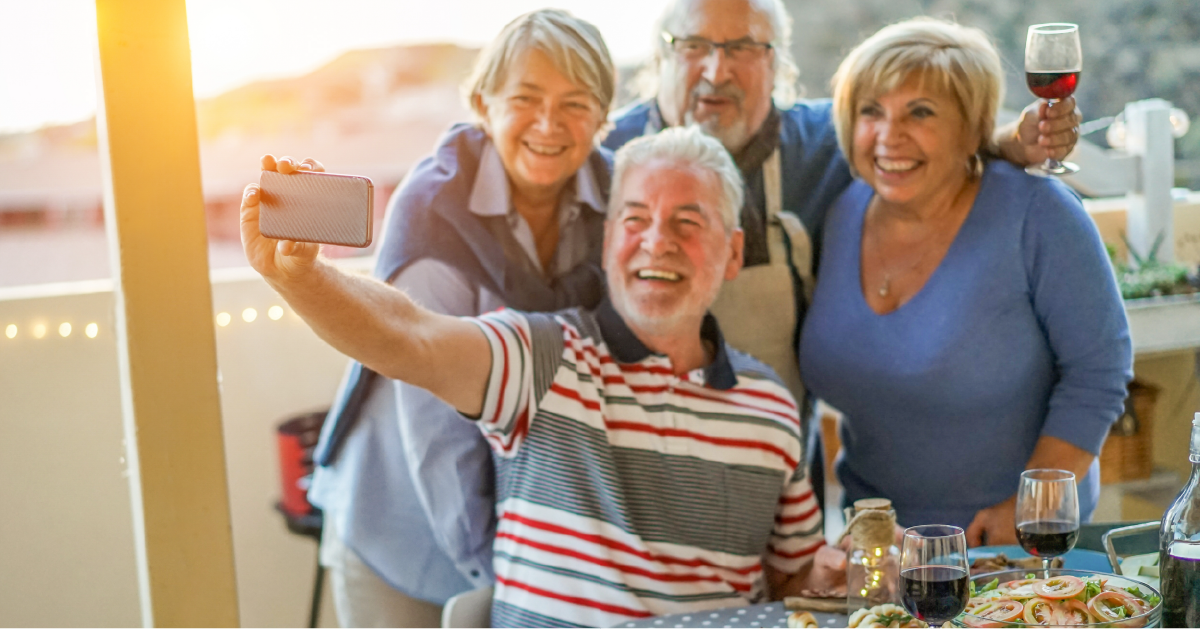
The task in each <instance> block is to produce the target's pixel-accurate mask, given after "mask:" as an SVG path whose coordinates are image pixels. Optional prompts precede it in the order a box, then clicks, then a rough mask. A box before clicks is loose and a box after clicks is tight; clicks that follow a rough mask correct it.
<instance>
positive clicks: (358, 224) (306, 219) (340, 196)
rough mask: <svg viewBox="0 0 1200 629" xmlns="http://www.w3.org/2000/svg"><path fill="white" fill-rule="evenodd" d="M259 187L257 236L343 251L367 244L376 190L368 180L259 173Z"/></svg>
mask: <svg viewBox="0 0 1200 629" xmlns="http://www.w3.org/2000/svg"><path fill="white" fill-rule="evenodd" d="M258 185H259V187H260V189H261V192H260V195H259V206H258V207H259V213H258V229H259V231H260V232H262V235H264V236H266V237H268V238H277V239H280V240H297V241H301V242H319V243H325V244H330V245H342V246H346V247H366V246H368V245H370V244H371V231H372V230H371V206H372V204H373V201H374V191H375V186H374V185H373V184H372V183H371V180H370V179H368V178H367V177H357V176H354V175H335V174H333V173H314V172H307V171H303V170H300V171H296V172H294V173H292V174H290V175H282V174H280V173H277V172H275V171H273V170H264V171H262V174H261V175H259V178H258Z"/></svg>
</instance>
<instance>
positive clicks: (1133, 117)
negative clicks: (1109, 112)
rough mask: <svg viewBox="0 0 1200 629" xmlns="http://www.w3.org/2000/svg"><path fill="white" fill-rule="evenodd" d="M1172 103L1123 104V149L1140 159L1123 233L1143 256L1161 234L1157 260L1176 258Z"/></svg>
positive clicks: (1140, 102)
mask: <svg viewBox="0 0 1200 629" xmlns="http://www.w3.org/2000/svg"><path fill="white" fill-rule="evenodd" d="M1170 115H1171V103H1168V102H1167V101H1165V100H1162V99H1161V98H1151V99H1149V100H1142V101H1137V102H1134V103H1128V104H1126V105H1125V150H1126V151H1127V152H1129V153H1130V154H1131V155H1136V156H1138V157H1139V158H1140V159H1139V161H1140V164H1139V166H1138V172H1137V179H1136V184H1135V185H1134V187H1133V190H1132V191H1130V192H1129V194H1128V199H1129V208H1128V212H1127V214H1126V235H1127V237H1128V238H1129V243H1130V244H1132V245H1133V247H1134V249H1136V250H1137V252H1138V254H1139V255H1142V256H1146V255H1149V253H1150V248H1151V247H1152V246H1153V245H1154V241H1155V240H1156V239H1158V238H1159V236H1160V234H1161V236H1162V245H1161V246H1160V247H1159V248H1158V260H1159V261H1160V262H1171V261H1174V259H1175V233H1174V231H1175V229H1174V225H1175V216H1174V214H1175V204H1174V201H1173V200H1172V199H1171V187H1172V186H1174V185H1175V137H1174V136H1173V135H1172V134H1171V120H1170Z"/></svg>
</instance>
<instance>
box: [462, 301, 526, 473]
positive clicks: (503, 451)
mask: <svg viewBox="0 0 1200 629" xmlns="http://www.w3.org/2000/svg"><path fill="white" fill-rule="evenodd" d="M471 321H473V322H474V323H475V324H476V325H478V326H479V328H480V329H481V330H483V334H484V336H486V337H487V341H488V345H489V347H490V349H491V363H492V369H491V374H490V375H489V376H488V382H487V390H486V391H485V392H484V396H483V410H482V411H481V412H480V413H479V418H478V420H477V421H478V422H479V428H480V429H481V430H483V434H484V436H485V437H486V438H487V440H488V444H489V445H490V446H491V448H492V451H493V452H495V453H496V455H497V456H502V457H511V456H514V455H515V454H516V453H517V449H518V448H519V447H520V445H521V441H522V440H524V438H525V435H526V434H527V433H528V432H529V420H530V418H531V416H532V413H531V409H530V393H532V390H533V347H532V343H531V342H530V340H529V321H528V320H527V319H526V318H525V316H524V315H523V314H521V313H519V312H517V311H515V310H508V309H502V310H497V311H495V312H489V313H487V314H484V315H481V316H479V317H476V318H474V319H471Z"/></svg>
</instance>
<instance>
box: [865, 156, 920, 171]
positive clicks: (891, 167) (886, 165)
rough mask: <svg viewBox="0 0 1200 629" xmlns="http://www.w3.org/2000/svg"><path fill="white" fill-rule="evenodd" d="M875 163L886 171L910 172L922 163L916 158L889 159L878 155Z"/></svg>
mask: <svg viewBox="0 0 1200 629" xmlns="http://www.w3.org/2000/svg"><path fill="white" fill-rule="evenodd" d="M875 165H876V166H878V167H879V170H882V171H883V172H885V173H903V172H908V171H910V170H912V169H914V168H916V167H917V166H920V165H921V162H918V161H917V160H915V159H889V158H887V157H876V158H875Z"/></svg>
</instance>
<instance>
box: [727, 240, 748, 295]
mask: <svg viewBox="0 0 1200 629" xmlns="http://www.w3.org/2000/svg"><path fill="white" fill-rule="evenodd" d="M745 248H746V234H745V232H743V231H742V228H740V227H736V228H734V230H733V233H731V234H730V235H729V259H728V260H726V261H725V281H726V282H728V281H732V280H733V279H735V278H736V277H737V276H738V273H740V272H741V271H742V254H743V253H744V250H745Z"/></svg>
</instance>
